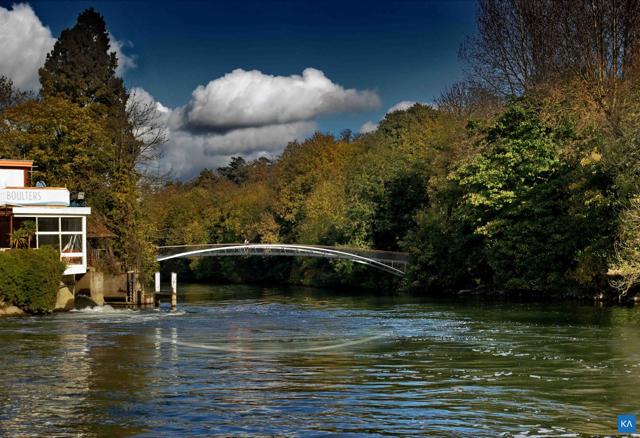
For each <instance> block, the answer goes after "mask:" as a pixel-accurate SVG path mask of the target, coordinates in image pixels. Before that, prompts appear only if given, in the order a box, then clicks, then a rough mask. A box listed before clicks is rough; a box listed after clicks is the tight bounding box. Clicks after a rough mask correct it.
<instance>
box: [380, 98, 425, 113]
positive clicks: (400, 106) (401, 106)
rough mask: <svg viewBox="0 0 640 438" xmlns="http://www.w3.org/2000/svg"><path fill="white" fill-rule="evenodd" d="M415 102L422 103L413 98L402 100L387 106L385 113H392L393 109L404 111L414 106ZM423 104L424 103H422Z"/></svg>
mask: <svg viewBox="0 0 640 438" xmlns="http://www.w3.org/2000/svg"><path fill="white" fill-rule="evenodd" d="M416 103H422V102H416V101H414V100H403V101H402V102H398V103H396V104H395V105H393V106H392V107H391V108H389V109H388V110H387V114H389V113H392V112H394V111H406V110H408V109H409V108H411V107H412V106H414V105H415V104H416ZM423 105H425V104H424V103H423Z"/></svg>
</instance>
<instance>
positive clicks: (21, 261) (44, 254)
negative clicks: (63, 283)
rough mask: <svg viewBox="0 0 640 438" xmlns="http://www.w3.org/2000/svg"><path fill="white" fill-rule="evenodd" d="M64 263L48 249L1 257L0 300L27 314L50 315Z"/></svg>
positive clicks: (16, 252) (10, 253)
mask: <svg viewBox="0 0 640 438" xmlns="http://www.w3.org/2000/svg"><path fill="white" fill-rule="evenodd" d="M64 269H65V266H64V263H63V262H61V261H60V255H59V254H58V252H57V251H56V250H54V249H53V248H49V247H44V248H40V249H14V250H11V251H6V252H2V253H0V300H2V301H5V302H6V303H9V304H13V305H15V306H17V307H20V308H21V309H23V310H24V311H26V312H29V313H48V312H51V311H52V310H53V308H54V306H55V303H56V295H57V293H58V287H59V285H60V280H62V273H63V272H64Z"/></svg>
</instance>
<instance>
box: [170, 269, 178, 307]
mask: <svg viewBox="0 0 640 438" xmlns="http://www.w3.org/2000/svg"><path fill="white" fill-rule="evenodd" d="M177 307H178V274H176V273H175V272H172V273H171V310H176V308H177Z"/></svg>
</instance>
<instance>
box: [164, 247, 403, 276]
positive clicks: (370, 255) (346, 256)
mask: <svg viewBox="0 0 640 438" xmlns="http://www.w3.org/2000/svg"><path fill="white" fill-rule="evenodd" d="M248 255H251V256H263V257H265V256H292V257H317V258H324V259H334V260H336V259H342V260H350V261H352V262H355V263H360V264H363V265H367V266H370V267H372V268H375V269H379V270H381V271H385V272H387V273H389V274H392V275H396V276H399V277H402V276H404V269H405V268H406V266H407V264H408V255H407V254H406V253H401V252H392V251H375V250H363V249H359V248H344V247H333V246H320V245H298V244H274V243H249V244H242V243H229V244H205V245H179V246H161V247H158V257H157V261H158V262H163V261H165V260H171V259H176V258H183V257H210V256H217V257H221V256H236V257H238V256H248Z"/></svg>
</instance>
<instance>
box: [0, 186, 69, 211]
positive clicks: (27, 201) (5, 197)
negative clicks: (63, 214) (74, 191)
mask: <svg viewBox="0 0 640 438" xmlns="http://www.w3.org/2000/svg"><path fill="white" fill-rule="evenodd" d="M0 205H16V206H22V205H56V206H63V207H68V206H69V190H67V189H26V188H25V189H23V188H15V189H0Z"/></svg>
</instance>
